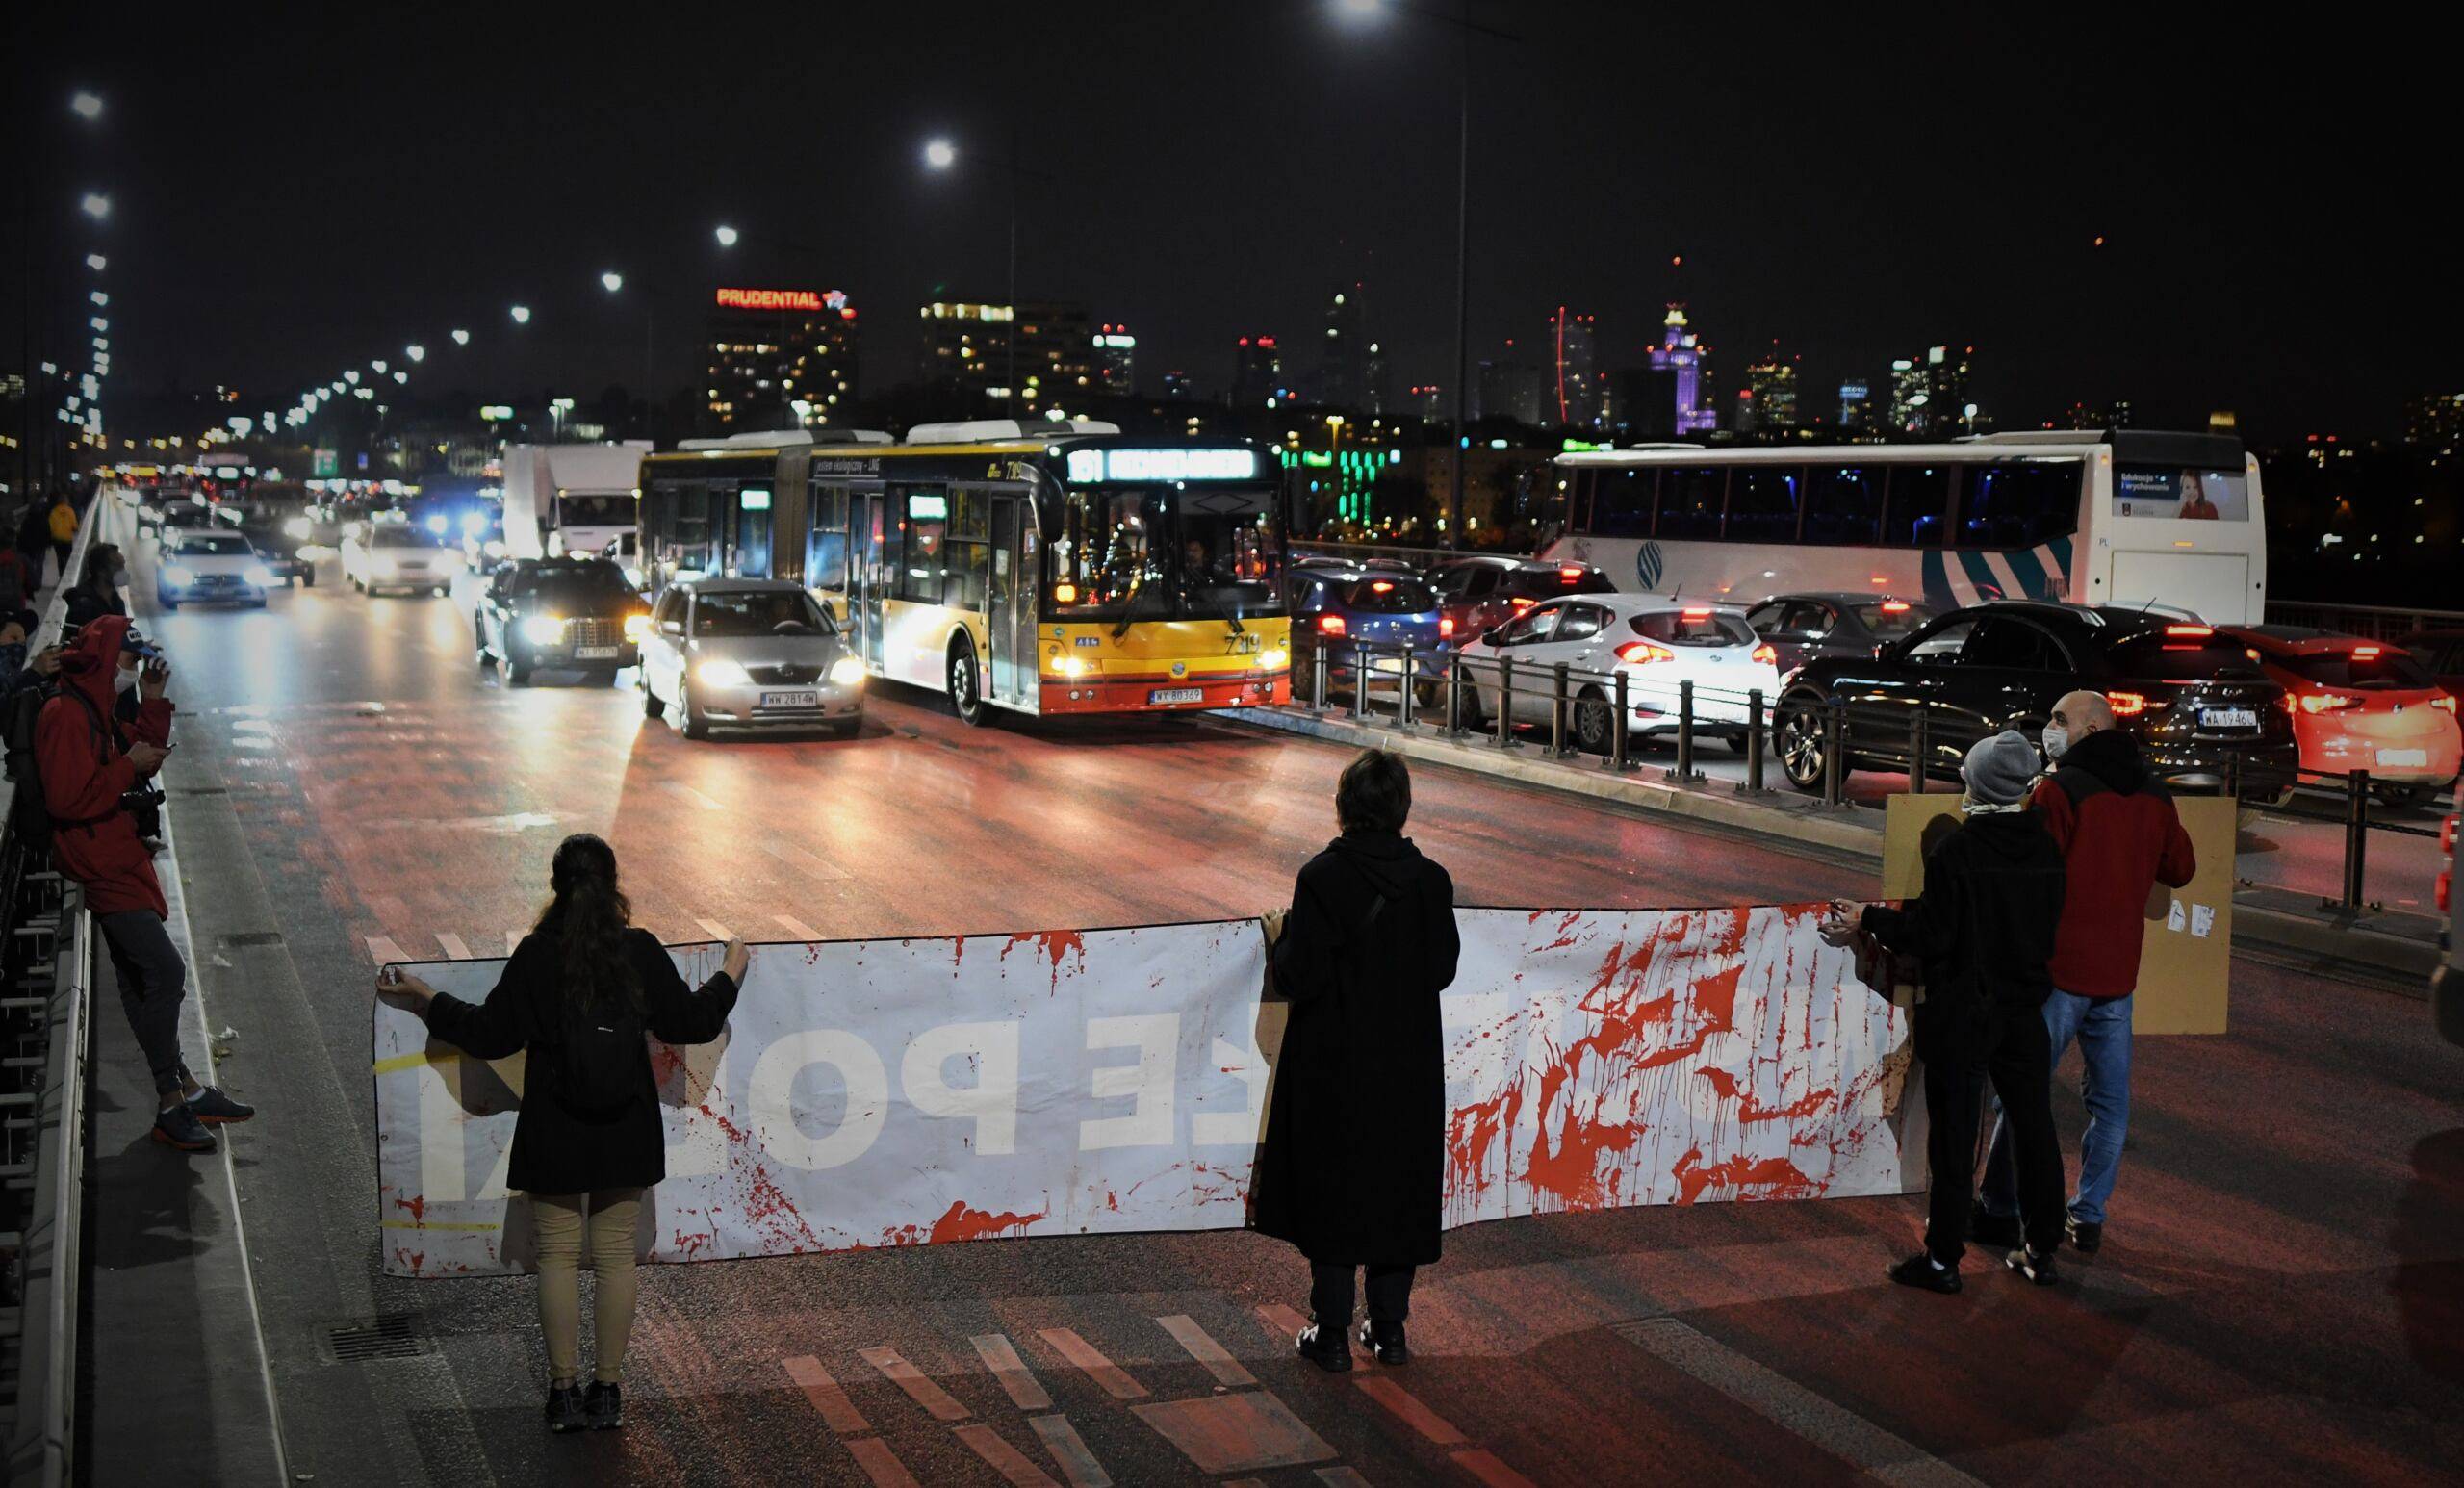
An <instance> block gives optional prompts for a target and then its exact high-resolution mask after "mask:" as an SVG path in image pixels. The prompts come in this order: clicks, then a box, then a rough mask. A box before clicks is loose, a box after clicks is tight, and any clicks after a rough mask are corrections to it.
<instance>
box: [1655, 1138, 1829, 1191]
mask: <svg viewBox="0 0 2464 1488" xmlns="http://www.w3.org/2000/svg"><path fill="white" fill-rule="evenodd" d="M1671 1175H1672V1176H1674V1177H1675V1178H1676V1179H1677V1189H1678V1193H1679V1194H1680V1195H1681V1197H1680V1198H1679V1199H1678V1202H1679V1203H1681V1204H1690V1203H1693V1202H1694V1201H1695V1200H1696V1199H1698V1198H1700V1197H1702V1196H1703V1191H1704V1190H1705V1189H1708V1188H1712V1187H1714V1186H1716V1187H1719V1188H1723V1189H1733V1190H1735V1191H1736V1196H1737V1197H1739V1198H1749V1197H1750V1198H1819V1197H1821V1196H1822V1191H1823V1189H1824V1187H1825V1186H1824V1185H1823V1184H1820V1183H1817V1182H1815V1181H1814V1180H1813V1179H1811V1178H1809V1177H1807V1176H1806V1175H1805V1174H1804V1173H1803V1172H1801V1171H1799V1170H1798V1168H1797V1165H1796V1164H1794V1163H1791V1162H1789V1161H1788V1160H1787V1159H1786V1158H1784V1157H1766V1158H1755V1157H1749V1156H1747V1155H1746V1154H1744V1153H1742V1152H1740V1153H1738V1154H1737V1155H1736V1156H1734V1157H1732V1158H1728V1159H1725V1160H1724V1161H1721V1162H1717V1163H1712V1164H1709V1165H1708V1166H1706V1165H1705V1164H1704V1162H1703V1149H1702V1148H1701V1147H1693V1148H1690V1149H1688V1150H1687V1152H1686V1154H1685V1155H1684V1156H1683V1157H1681V1158H1679V1159H1678V1160H1677V1166H1676V1167H1675V1168H1673V1169H1672V1170H1671ZM1748 1189H1760V1190H1762V1191H1763V1192H1761V1193H1751V1194H1749V1193H1747V1192H1746V1191H1747V1190H1748Z"/></svg>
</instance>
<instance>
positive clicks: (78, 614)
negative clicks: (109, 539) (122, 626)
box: [67, 543, 128, 629]
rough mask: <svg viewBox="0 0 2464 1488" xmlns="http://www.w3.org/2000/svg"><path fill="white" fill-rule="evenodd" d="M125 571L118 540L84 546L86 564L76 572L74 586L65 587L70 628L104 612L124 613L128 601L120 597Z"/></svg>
mask: <svg viewBox="0 0 2464 1488" xmlns="http://www.w3.org/2000/svg"><path fill="white" fill-rule="evenodd" d="M127 572H128V563H127V560H126V559H124V558H122V557H121V556H120V552H119V547H118V545H117V544H115V543H96V544H94V545H93V546H92V547H90V548H89V549H87V550H86V567H85V568H84V570H83V571H81V572H80V573H79V575H78V577H77V584H76V587H74V588H72V589H70V590H69V591H68V598H67V604H68V614H67V620H68V626H69V628H70V629H78V628H80V627H83V626H86V625H89V624H90V623H92V622H93V621H94V620H95V619H96V618H97V617H100V616H103V615H125V614H127V613H128V604H127V602H126V601H124V600H122V599H121V598H120V597H119V586H120V581H121V579H122V578H123V577H125V576H126V574H127Z"/></svg>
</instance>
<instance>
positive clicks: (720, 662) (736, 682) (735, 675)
mask: <svg viewBox="0 0 2464 1488" xmlns="http://www.w3.org/2000/svg"><path fill="white" fill-rule="evenodd" d="M693 675H694V676H695V677H696V678H698V679H700V680H703V681H706V682H707V683H709V684H710V685H711V686H713V687H750V686H752V685H753V677H752V674H750V673H748V672H747V671H745V669H744V668H743V667H742V666H740V665H738V664H737V663H735V662H733V661H730V660H729V659H728V658H727V657H725V656H712V657H711V658H710V659H709V660H707V661H705V662H703V663H702V664H701V665H700V666H697V667H695V668H694V669H693Z"/></svg>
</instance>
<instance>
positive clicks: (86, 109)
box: [68, 90, 103, 124]
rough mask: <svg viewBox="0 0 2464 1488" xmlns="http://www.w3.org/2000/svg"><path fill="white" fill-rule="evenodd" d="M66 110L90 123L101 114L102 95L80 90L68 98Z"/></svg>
mask: <svg viewBox="0 0 2464 1488" xmlns="http://www.w3.org/2000/svg"><path fill="white" fill-rule="evenodd" d="M68 112H70V113H71V114H74V115H77V116H78V117H79V118H82V119H84V120H85V121H86V122H87V123H89V124H90V123H92V122H93V121H94V120H96V119H98V118H101V117H102V116H103V100H102V97H101V95H100V94H97V93H90V92H85V91H82V90H81V91H79V92H78V93H77V94H76V95H75V96H74V97H71V98H70V99H69V100H68Z"/></svg>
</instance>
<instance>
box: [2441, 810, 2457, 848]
mask: <svg viewBox="0 0 2464 1488" xmlns="http://www.w3.org/2000/svg"><path fill="white" fill-rule="evenodd" d="M2455 822H2456V818H2454V817H2452V816H2451V817H2449V818H2448V819H2447V820H2445V821H2443V822H2440V823H2439V824H2438V850H2439V851H2440V852H2442V853H2445V854H2447V855H2449V856H2450V857H2452V856H2454V853H2455Z"/></svg>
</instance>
